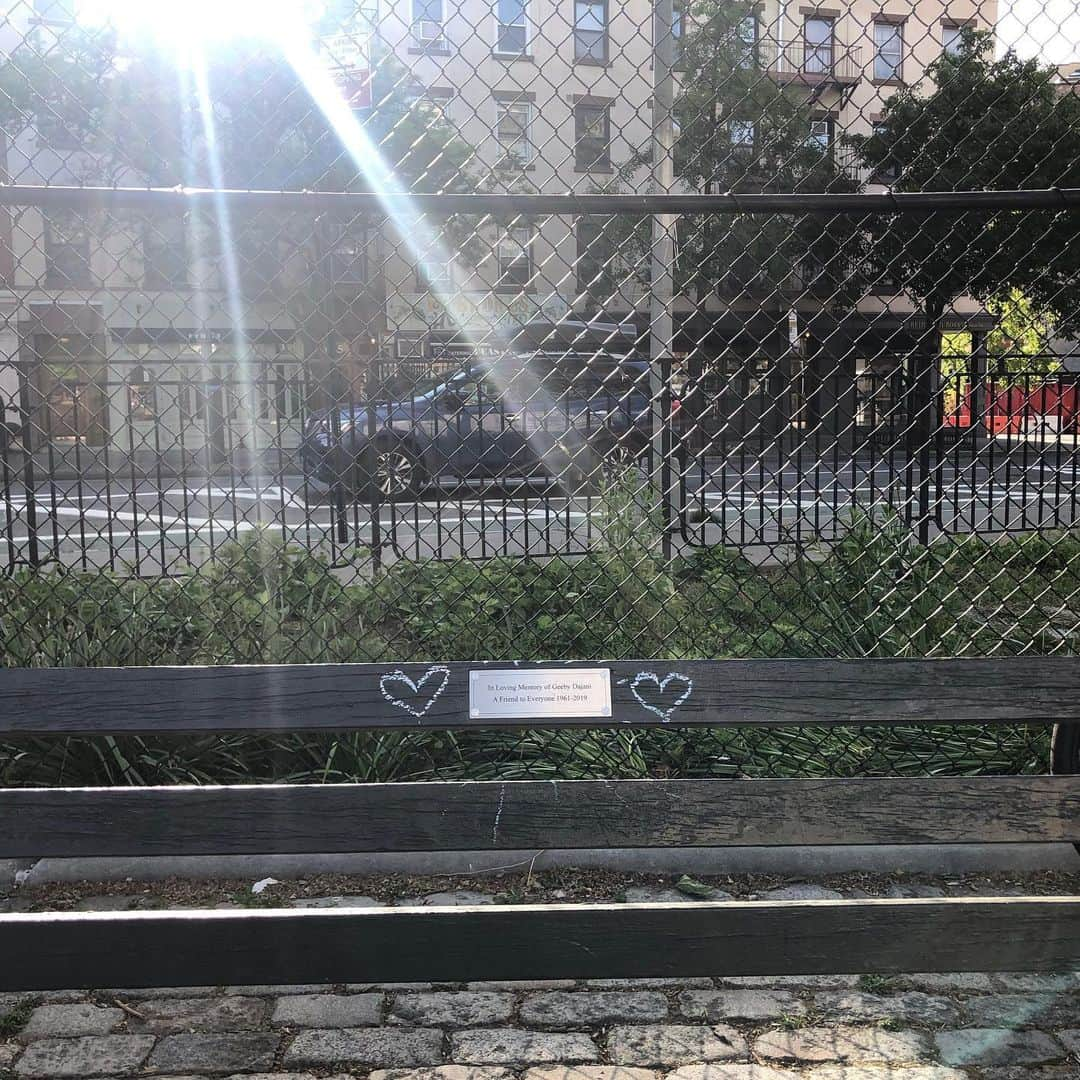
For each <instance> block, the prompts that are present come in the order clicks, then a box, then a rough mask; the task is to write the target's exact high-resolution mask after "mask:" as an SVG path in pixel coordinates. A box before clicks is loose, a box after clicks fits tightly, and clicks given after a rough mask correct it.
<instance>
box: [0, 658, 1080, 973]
mask: <svg viewBox="0 0 1080 1080" xmlns="http://www.w3.org/2000/svg"><path fill="white" fill-rule="evenodd" d="M509 666H510V665H506V664H500V665H479V664H463V663H447V664H435V665H427V664H406V665H401V666H400V667H388V666H385V665H366V664H350V665H313V666H283V667H273V666H266V667H225V668H124V669H82V670H79V669H9V670H6V671H3V672H0V739H3V738H8V737H19V736H64V735H71V736H76V735H77V736H85V735H107V734H108V735H165V734H171V735H175V734H189V733H200V734H205V733H208V732H231V731H251V732H264V733H266V732H275V733H280V732H283V731H307V732H311V731H345V730H356V729H394V728H398V729H400V728H412V729H415V728H417V727H427V728H441V729H458V730H462V729H475V728H477V727H487V728H490V727H537V728H545V729H550V728H560V727H562V728H567V727H578V728H617V727H624V726H626V727H641V726H656V725H661V724H667V725H670V726H673V727H679V728H688V727H697V726H704V725H727V726H740V727H755V726H760V725H774V726H775V725H839V724H860V725H867V724H875V725H897V724H904V725H912V724H931V723H933V724H942V723H947V724H981V725H986V726H988V727H989V726H993V725H1002V724H1018V723H1023V724H1038V725H1050V724H1055V723H1068V722H1070V721H1076V720H1078V719H1080V701H1078V700H1077V694H1078V684H1080V678H1078V676H1080V661H1078V660H1074V659H1069V658H1017V659H1000V660H997V659H995V660H930V661H922V660H918V661H908V660H859V661H842V660H804V661H786V660H775V661H774V660H748V661H701V662H683V661H678V662H667V661H656V662H654V661H634V662H612V663H608V664H601V665H598V664H589V665H549V666H548V667H547V670H550V669H551V668H552V667H557V668H558V669H559V670H563V671H565V670H567V669H569V668H573V667H575V666H582V667H593V668H596V667H602V668H605V669H609V670H610V672H611V688H612V698H611V714H612V715H611V716H610V717H609V718H604V719H597V718H596V717H591V718H590V717H580V716H564V717H560V718H559V719H544V720H518V721H500V722H499V723H493V722H491V721H490V720H483V719H478V718H476V717H473V716H471V715H470V710H469V673H470V671H477V670H481V671H483V672H485V673H488V672H490V671H491V670H492V669H493V668H507V667H509ZM530 667H531V666H530V665H522V666H521V668H520V670H521V671H528V670H530ZM1032 841H1035V842H1061V841H1069V842H1077V841H1080V776H1023V777H970V778H959V777H933V778H911V777H905V778H902V779H895V778H893V779H890V778H881V779H870V778H866V779H835V780H829V779H824V780H620V781H514V782H510V781H508V782H498V781H495V782H484V783H472V782H468V783H465V782H455V783H443V782H439V783H394V784H367V785H325V786H285V785H269V784H268V785H258V786H233V787H161V788H112V789H79V788H75V789H56V790H54V789H5V790H0V857H30V858H33V857H44V856H53V857H64V856H153V855H239V854H249V853H258V854H285V853H303V852H306V853H321V852H394V851H400V852H404V851H437V850H469V851H497V850H500V849H502V850H506V849H533V848H554V849H558V848H632V847H660V846H678V847H691V846H714V845H715V846H723V845H790V844H811V845H815V844H817V845H821V844H952V843H969V842H983V843H987V842H988V843H1008V842H1032ZM0 957H2V958H3V960H2V962H0V990H45V989H56V988H92V987H101V986H130V987H134V986H157V985H169V986H183V985H206V984H221V983H258V984H272V983H338V982H358V981H372V982H413V981H423V982H428V981H463V980H480V979H500V980H501V979H523V978H535V979H540V978H544V979H546V978H569V977H574V978H586V977H609V978H617V977H654V976H692V975H775V974H814V973H833V972H898V971H970V970H980V971H983V970H1015V971H1058V970H1075V969H1080V897H1044V896H1025V897H1008V898H1002V899H961V898H951V899H933V900H842V901H801V902H800V901H789V902H761V901H759V902H725V903H702V904H675V905H668V904H587V905H580V904H566V905H557V906H537V905H521V906H516V905H515V906H496V907H478V908H445V909H438V908H415V909H408V908H387V909H363V910H349V909H336V910H334V909H332V910H325V909H319V910H312V909H309V910H238V911H229V910H208V911H139V912H122V913H119V912H118V913H69V912H66V913H44V914H7V915H0Z"/></svg>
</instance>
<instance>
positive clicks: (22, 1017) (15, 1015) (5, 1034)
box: [0, 998, 37, 1039]
mask: <svg viewBox="0 0 1080 1080" xmlns="http://www.w3.org/2000/svg"><path fill="white" fill-rule="evenodd" d="M36 1004H37V1002H36V1001H35V999H34V998H23V999H22V1000H21V1001H20V1002H19V1003H18V1004H17V1005H16V1006H15V1007H14V1008H13V1009H8V1011H7V1012H5V1013H0V1039H14V1038H15V1036H16V1035H18V1034H19V1032H20V1031H22V1029H23V1028H24V1027H26V1025H27V1022H28V1021H29V1020H30V1014H31V1013H32V1012H33V1011H34V1006H35V1005H36Z"/></svg>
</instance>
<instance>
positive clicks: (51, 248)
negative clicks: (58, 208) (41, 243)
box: [45, 213, 93, 289]
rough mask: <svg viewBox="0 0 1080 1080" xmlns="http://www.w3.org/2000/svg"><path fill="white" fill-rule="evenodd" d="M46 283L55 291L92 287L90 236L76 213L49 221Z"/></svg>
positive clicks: (53, 216) (46, 250) (46, 240)
mask: <svg viewBox="0 0 1080 1080" xmlns="http://www.w3.org/2000/svg"><path fill="white" fill-rule="evenodd" d="M45 283H46V284H47V285H49V286H50V287H53V288H60V289H69V288H90V287H92V285H93V277H92V275H91V273H90V234H89V232H88V231H87V228H86V222H85V221H83V219H82V218H80V217H78V216H77V215H75V214H65V213H58V214H51V215H50V216H49V217H47V218H46V219H45Z"/></svg>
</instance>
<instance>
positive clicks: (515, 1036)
mask: <svg viewBox="0 0 1080 1080" xmlns="http://www.w3.org/2000/svg"><path fill="white" fill-rule="evenodd" d="M450 1056H451V1057H452V1058H453V1059H454V1060H455V1061H459V1062H462V1063H463V1064H467V1065H518V1066H520V1065H547V1064H555V1063H558V1064H567V1065H573V1064H577V1063H578V1062H590V1061H596V1060H598V1059H599V1057H600V1053H599V1051H598V1050H597V1047H596V1044H595V1043H594V1042H593V1041H592V1039H591V1038H590V1037H589V1036H588V1035H585V1034H582V1033H579V1032H566V1033H558V1032H542V1031H522V1030H518V1029H515V1028H489V1029H481V1030H475V1031H462V1032H460V1033H459V1034H457V1035H455V1036H454V1038H453V1045H452V1048H451V1053H450Z"/></svg>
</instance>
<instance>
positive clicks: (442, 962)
mask: <svg viewBox="0 0 1080 1080" xmlns="http://www.w3.org/2000/svg"><path fill="white" fill-rule="evenodd" d="M0 956H2V957H3V958H4V962H3V963H2V964H0V990H2V991H12V990H15V991H18V990H23V991H32V990H50V989H58V988H60V989H66V988H71V987H80V988H88V987H110V986H193V985H195V986H202V985H208V984H209V985H213V984H218V983H232V984H237V983H278V984H280V983H298V982H299V983H346V982H368V981H370V982H414V981H416V982H428V981H435V982H443V981H454V982H456V981H462V980H469V979H523V978H535V979H547V978H593V977H604V978H645V977H668V976H693V975H779V974H792V973H799V974H821V973H827V974H832V973H836V972H900V971H1074V970H1076V969H1078V968H1080V898H1077V897H1024V898H1015V897H1010V898H1008V899H950V900H843V901H802V902H788V903H765V902H745V903H739V902H730V903H720V904H700V905H686V904H668V905H665V904H642V905H631V904H622V905H620V904H612V905H601V906H583V905H569V904H568V905H562V906H558V905H556V906H550V907H513V906H508V907H488V908H444V909H441V910H439V909H432V908H413V909H401V908H397V909H393V908H391V909H386V910H382V911H379V910H370V909H365V910H360V911H356V910H352V911H349V910H341V911H329V912H327V911H314V910H312V911H306V912H305V911H244V912H225V911H208V912H167V913H164V912H138V913H131V914H116V913H94V914H75V913H62V914H43V915H0Z"/></svg>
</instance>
